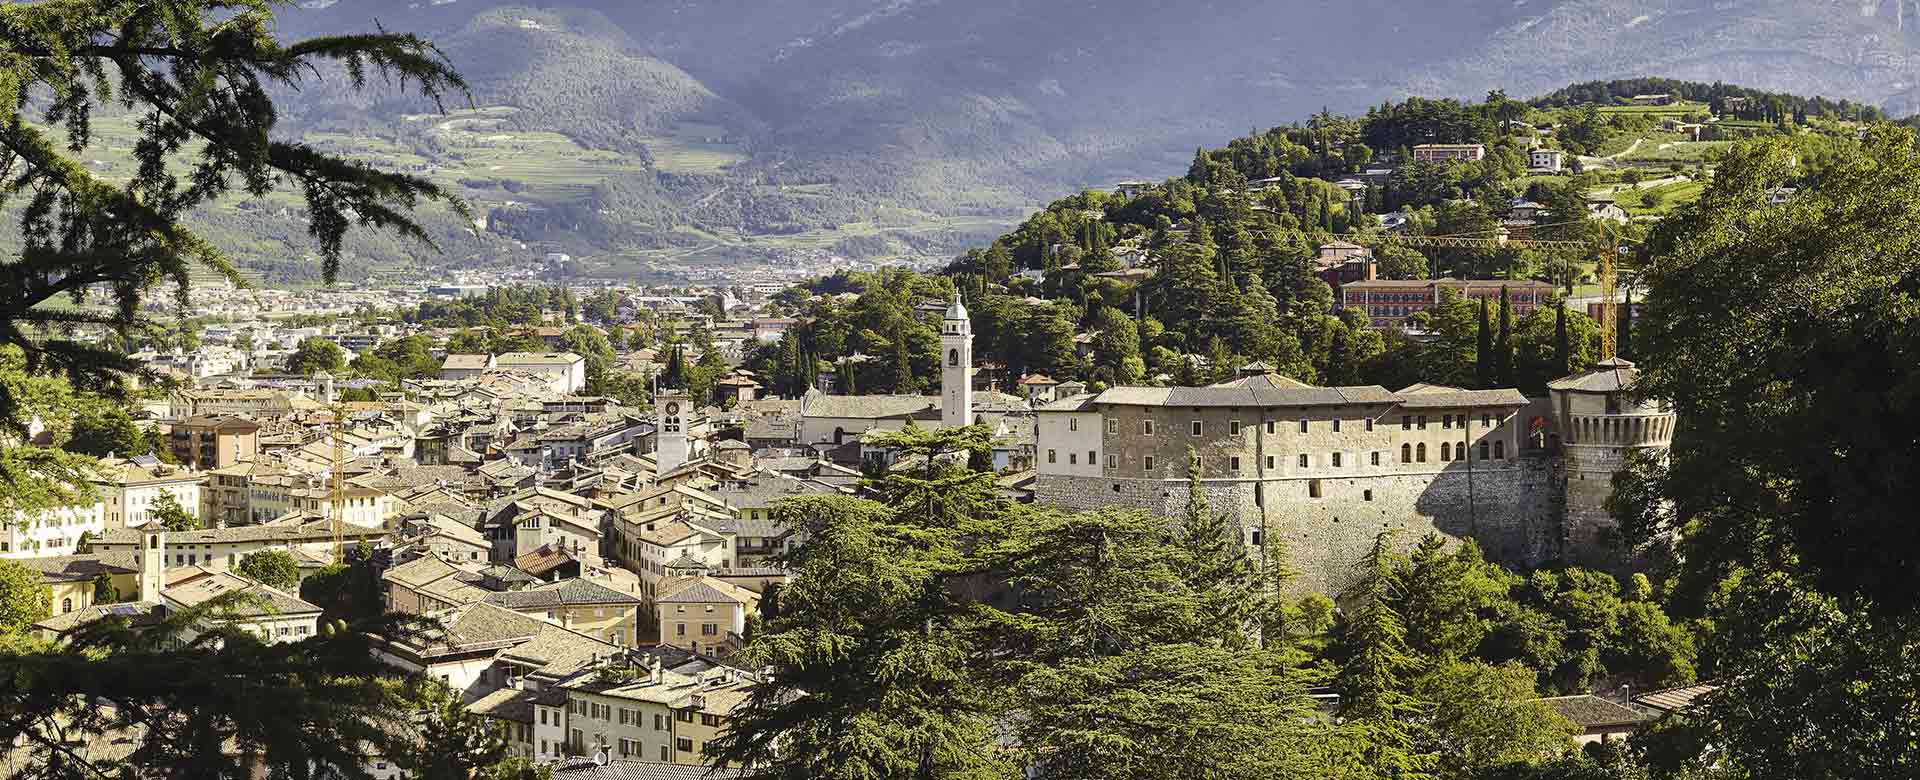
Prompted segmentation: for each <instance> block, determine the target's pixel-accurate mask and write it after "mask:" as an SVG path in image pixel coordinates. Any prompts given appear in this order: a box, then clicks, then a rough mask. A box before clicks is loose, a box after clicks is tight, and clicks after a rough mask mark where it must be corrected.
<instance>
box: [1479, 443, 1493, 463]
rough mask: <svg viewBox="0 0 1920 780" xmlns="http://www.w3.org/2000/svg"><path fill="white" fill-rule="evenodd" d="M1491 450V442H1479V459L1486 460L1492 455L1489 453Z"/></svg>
mask: <svg viewBox="0 0 1920 780" xmlns="http://www.w3.org/2000/svg"><path fill="white" fill-rule="evenodd" d="M1492 449H1493V445H1492V443H1491V442H1484V441H1483V442H1480V459H1481V460H1486V459H1487V458H1488V457H1489V456H1491V455H1492V454H1493V453H1492V452H1491V450H1492Z"/></svg>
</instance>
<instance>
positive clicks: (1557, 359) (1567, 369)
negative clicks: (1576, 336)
mask: <svg viewBox="0 0 1920 780" xmlns="http://www.w3.org/2000/svg"><path fill="white" fill-rule="evenodd" d="M1572 359H1573V355H1572V354H1571V351H1570V350H1568V349H1567V302H1566V301H1561V302H1560V305H1559V307H1558V308H1555V309H1554V310H1553V366H1554V370H1555V371H1557V372H1559V376H1566V375H1568V374H1571V373H1573V366H1572V364H1571V362H1570V361H1572ZM1555 378H1558V377H1555Z"/></svg>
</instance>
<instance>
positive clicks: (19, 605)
mask: <svg viewBox="0 0 1920 780" xmlns="http://www.w3.org/2000/svg"><path fill="white" fill-rule="evenodd" d="M51 614H53V592H52V591H49V590H48V589H47V588H46V586H43V585H41V584H40V573H39V572H36V571H34V570H32V569H29V568H27V567H26V566H25V565H24V564H21V563H20V562H19V561H8V560H0V638H9V637H12V636H15V635H18V634H21V633H24V632H25V631H26V630H27V629H28V628H29V627H31V626H32V625H33V624H34V623H35V622H37V621H39V620H43V619H45V618H46V617H47V616H48V615H51ZM4 646H5V643H4V642H0V647H4Z"/></svg>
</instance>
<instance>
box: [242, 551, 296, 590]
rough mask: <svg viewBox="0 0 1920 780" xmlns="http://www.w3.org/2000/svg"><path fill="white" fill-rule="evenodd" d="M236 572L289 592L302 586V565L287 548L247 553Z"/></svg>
mask: <svg viewBox="0 0 1920 780" xmlns="http://www.w3.org/2000/svg"><path fill="white" fill-rule="evenodd" d="M234 572H235V573H238V574H240V575H242V576H245V577H248V578H251V579H253V580H255V581H257V582H260V583H261V584H264V585H270V586H272V587H275V588H279V589H280V590H283V591H286V592H288V593H297V592H298V590H299V587H300V566H299V564H297V563H295V562H294V560H293V556H292V555H290V554H288V553H287V551H285V550H260V551H258V552H251V553H247V555H246V557H244V558H241V559H240V564H239V565H238V566H235V567H234Z"/></svg>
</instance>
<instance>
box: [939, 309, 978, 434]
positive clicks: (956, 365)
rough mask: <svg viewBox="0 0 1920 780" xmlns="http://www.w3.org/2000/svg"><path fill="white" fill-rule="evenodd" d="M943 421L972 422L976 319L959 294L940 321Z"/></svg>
mask: <svg viewBox="0 0 1920 780" xmlns="http://www.w3.org/2000/svg"><path fill="white" fill-rule="evenodd" d="M940 424H941V425H942V426H945V427H952V428H958V427H962V426H967V425H972V424H973V320H971V319H969V318H968V317H967V307H966V306H964V305H961V303H960V298H959V296H955V297H954V299H953V305H952V306H948V307H947V316H946V319H945V320H944V321H942V322H941V323H940Z"/></svg>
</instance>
